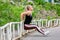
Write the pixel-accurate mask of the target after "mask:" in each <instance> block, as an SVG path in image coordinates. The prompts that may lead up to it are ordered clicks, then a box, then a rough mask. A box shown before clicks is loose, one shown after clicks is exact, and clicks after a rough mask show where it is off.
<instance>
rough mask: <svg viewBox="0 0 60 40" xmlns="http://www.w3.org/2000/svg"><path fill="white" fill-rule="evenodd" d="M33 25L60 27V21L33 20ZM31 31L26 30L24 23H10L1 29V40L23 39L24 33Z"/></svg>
mask: <svg viewBox="0 0 60 40" xmlns="http://www.w3.org/2000/svg"><path fill="white" fill-rule="evenodd" d="M31 24H35V25H38V26H39V27H43V28H45V27H55V26H60V19H52V20H47V19H40V20H33V21H32V23H31ZM29 31H31V30H24V25H23V22H22V21H21V22H10V23H7V24H6V25H4V26H2V27H0V40H16V39H17V38H20V37H22V35H23V34H24V33H28V32H29Z"/></svg>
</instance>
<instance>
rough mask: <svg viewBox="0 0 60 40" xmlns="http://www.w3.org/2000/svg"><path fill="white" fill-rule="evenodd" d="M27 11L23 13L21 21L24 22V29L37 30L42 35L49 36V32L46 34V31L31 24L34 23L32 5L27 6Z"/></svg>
mask: <svg viewBox="0 0 60 40" xmlns="http://www.w3.org/2000/svg"><path fill="white" fill-rule="evenodd" d="M25 9H26V10H25V12H23V13H21V21H24V29H25V30H31V29H36V30H37V31H38V32H40V33H41V34H43V35H47V34H48V33H49V31H46V32H45V31H44V30H42V29H41V28H39V27H38V26H37V25H34V24H30V23H31V21H32V11H33V7H32V6H31V5H27V6H26V8H25Z"/></svg>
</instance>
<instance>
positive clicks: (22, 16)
mask: <svg viewBox="0 0 60 40" xmlns="http://www.w3.org/2000/svg"><path fill="white" fill-rule="evenodd" d="M24 16H25V15H24V13H21V21H23V20H24Z"/></svg>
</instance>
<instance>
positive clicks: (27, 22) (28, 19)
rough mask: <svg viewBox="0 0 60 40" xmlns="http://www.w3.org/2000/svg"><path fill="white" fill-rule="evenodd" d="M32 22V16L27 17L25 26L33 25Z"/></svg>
mask: <svg viewBox="0 0 60 40" xmlns="http://www.w3.org/2000/svg"><path fill="white" fill-rule="evenodd" d="M31 20H32V15H29V16H28V15H26V16H25V21H24V24H30V23H31Z"/></svg>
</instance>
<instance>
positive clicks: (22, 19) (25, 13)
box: [21, 11, 31, 21]
mask: <svg viewBox="0 0 60 40" xmlns="http://www.w3.org/2000/svg"><path fill="white" fill-rule="evenodd" d="M30 14H31V11H27V12H23V13H21V21H24V17H25V15H30Z"/></svg>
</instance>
